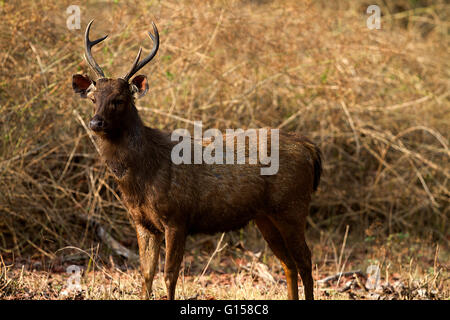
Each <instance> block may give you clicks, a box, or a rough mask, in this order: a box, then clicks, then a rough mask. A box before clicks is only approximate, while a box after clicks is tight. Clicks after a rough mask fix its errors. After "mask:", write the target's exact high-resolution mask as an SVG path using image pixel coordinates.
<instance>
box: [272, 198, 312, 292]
mask: <svg viewBox="0 0 450 320" xmlns="http://www.w3.org/2000/svg"><path fill="white" fill-rule="evenodd" d="M307 214H308V206H306V205H305V206H301V205H300V206H297V207H295V209H291V210H288V211H286V212H283V213H280V214H278V215H276V217H271V221H272V222H273V223H274V224H275V226H276V227H277V229H278V231H279V233H280V234H281V235H282V236H283V239H284V244H285V246H286V247H287V248H288V250H289V252H290V254H291V257H292V258H293V259H294V261H295V264H296V265H297V270H298V272H299V273H300V277H301V278H302V282H303V288H304V290H305V299H306V300H314V281H313V278H312V265H311V251H310V250H309V248H308V245H307V244H306V240H305V226H306V216H307Z"/></svg>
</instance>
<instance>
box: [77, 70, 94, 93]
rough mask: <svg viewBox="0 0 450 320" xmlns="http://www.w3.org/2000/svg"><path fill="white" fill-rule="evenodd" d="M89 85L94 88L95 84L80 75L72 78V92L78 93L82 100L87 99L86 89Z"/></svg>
mask: <svg viewBox="0 0 450 320" xmlns="http://www.w3.org/2000/svg"><path fill="white" fill-rule="evenodd" d="M91 85H93V86H95V82H94V81H92V80H91V79H89V77H88V76H84V75H81V74H74V75H73V76H72V88H73V91H75V93H78V94H79V95H80V97H82V98H87V94H88V89H89V87H90V86H91Z"/></svg>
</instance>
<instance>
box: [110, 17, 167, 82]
mask: <svg viewBox="0 0 450 320" xmlns="http://www.w3.org/2000/svg"><path fill="white" fill-rule="evenodd" d="M152 25H153V32H154V33H155V36H153V35H152V34H151V33H150V32H149V33H148V35H149V36H150V38H151V39H152V41H153V49H152V52H150V54H149V55H148V56H147V57H145V58H144V59H143V60H142V61H141V62H139V58H140V57H141V53H142V48H139V52H138V54H137V56H136V59H134V62H133V66H132V67H131V70H130V71H129V72H128V73H127V74H126V76H125V77H123V79H124V80H126V81H128V80H130V78H131V77H132V76H133V75H134V74H135V73H136V72H138V71H139V70H140V69H141V68H142V67H143V66H145V65H146V64H147V63H148V62H149V61H150V60H152V59H153V57H154V56H155V55H156V52H158V48H159V33H158V29H157V28H156V25H155V24H154V23H153V22H152ZM102 40H103V39H102Z"/></svg>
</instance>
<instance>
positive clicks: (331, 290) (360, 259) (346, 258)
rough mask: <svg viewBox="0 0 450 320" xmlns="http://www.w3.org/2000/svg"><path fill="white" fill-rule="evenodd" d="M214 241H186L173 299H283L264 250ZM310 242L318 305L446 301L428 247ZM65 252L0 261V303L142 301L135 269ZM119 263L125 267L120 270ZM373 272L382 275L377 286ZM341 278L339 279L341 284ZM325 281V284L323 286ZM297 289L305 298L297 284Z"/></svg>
mask: <svg viewBox="0 0 450 320" xmlns="http://www.w3.org/2000/svg"><path fill="white" fill-rule="evenodd" d="M219 236H220V235H219ZM219 236H216V237H209V238H208V240H207V241H203V245H201V246H199V245H198V239H197V241H196V242H195V240H191V241H190V245H189V243H188V250H187V253H186V255H185V258H184V261H183V265H182V270H181V272H180V278H179V280H178V285H177V298H178V299H199V300H225V299H243V300H247V299H268V300H273V299H285V298H286V294H287V293H286V292H287V291H286V282H285V277H284V274H283V271H282V268H281V266H280V264H279V262H278V260H277V259H276V258H274V256H273V255H272V253H271V251H270V250H269V249H267V248H266V247H264V244H263V245H262V246H260V248H259V249H261V250H260V251H258V248H251V249H249V248H244V246H243V243H242V242H241V241H237V242H234V243H233V241H232V238H228V241H227V238H225V241H222V242H221V243H218V242H219ZM200 240H204V239H202V238H200ZM208 241H209V242H211V243H207V242H208ZM310 243H311V248H312V251H313V265H314V270H313V277H314V279H315V280H316V281H315V297H316V299H321V300H330V299H333V300H335V299H337V300H342V299H357V300H360V299H363V300H365V299H375V300H386V299H387V300H391V299H414V300H417V299H420V300H422V299H449V297H450V288H449V285H448V281H449V280H448V279H449V265H448V256H449V253H448V250H445V249H444V250H443V248H441V247H440V246H439V245H436V244H433V243H432V242H427V241H424V240H419V239H415V240H414V239H410V238H409V236H408V235H407V234H406V235H404V234H397V235H395V236H393V237H390V239H387V240H385V241H384V242H383V243H379V242H377V241H376V240H373V239H371V238H367V239H366V241H363V242H356V241H355V240H354V239H351V240H350V239H349V240H347V239H342V241H341V242H340V243H339V242H336V243H334V242H333V241H331V240H330V238H329V239H325V238H324V237H322V239H314V240H310ZM189 247H190V248H189ZM200 247H201V248H200ZM214 247H215V249H214ZM97 249H98V248H97ZM67 250H69V251H71V252H72V254H68V255H65V256H64V257H65V258H64V259H61V256H60V257H59V258H58V259H55V260H54V261H44V262H42V261H38V260H36V261H33V260H29V259H28V260H22V261H21V260H16V261H15V262H14V263H13V262H12V261H9V262H7V261H4V263H3V268H2V274H1V278H0V298H1V299H49V300H53V299H100V300H103V299H108V300H109V299H113V300H115V299H120V300H121V299H139V292H140V284H141V278H140V273H139V269H138V268H135V267H134V266H127V263H126V261H123V260H122V259H119V258H117V257H116V258H115V257H113V256H112V255H111V256H110V261H107V262H105V261H101V259H100V258H99V257H96V256H95V253H94V254H92V252H95V250H92V251H91V252H86V251H84V252H81V251H80V250H76V249H67ZM119 260H120V261H121V262H123V264H121V265H118V264H117V263H118V261H119ZM162 264H163V259H161V263H160V270H159V272H158V273H157V275H156V278H155V282H154V299H166V290H165V286H164V281H163V276H162V275H163V273H162ZM70 265H77V266H79V267H80V268H81V270H82V271H81V273H80V280H79V284H80V286H81V290H72V291H70V290H68V281H69V278H70V277H71V275H70V274H69V273H67V268H68V267H69V266H70ZM371 265H372V266H373V267H370V266H371ZM370 268H372V269H373V270H372V271H371V270H370ZM377 268H378V270H379V271H380V273H379V276H380V278H379V281H378V283H376V270H377ZM339 272H343V273H344V275H343V276H341V277H339ZM351 272H354V274H351ZM333 276H334V277H333ZM72 277H73V276H72ZM326 278H329V279H330V280H329V281H323V279H326ZM317 280H319V281H317ZM373 280H375V285H373V284H374V282H373ZM371 281H372V282H371ZM369 282H370V283H372V286H371V285H370V283H369ZM299 287H300V295H301V297H302V295H303V290H302V287H301V281H299Z"/></svg>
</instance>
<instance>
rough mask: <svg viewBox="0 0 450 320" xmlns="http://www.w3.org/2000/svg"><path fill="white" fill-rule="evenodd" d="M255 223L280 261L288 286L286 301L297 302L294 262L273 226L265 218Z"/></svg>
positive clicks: (296, 275)
mask: <svg viewBox="0 0 450 320" xmlns="http://www.w3.org/2000/svg"><path fill="white" fill-rule="evenodd" d="M255 223H256V225H257V227H258V229H259V231H261V234H262V235H263V237H264V239H265V240H266V241H267V243H268V244H269V247H270V249H272V251H273V253H274V254H275V256H276V257H277V258H278V259H279V260H280V262H281V265H282V266H283V269H284V273H285V275H286V281H287V286H288V299H290V300H298V274H297V268H296V265H295V262H294V260H293V259H292V257H291V255H290V253H289V250H288V249H287V248H286V246H285V244H284V240H283V237H282V236H281V234H280V232H279V231H278V229H277V228H276V227H275V225H274V224H273V223H272V222H271V221H270V220H269V219H268V218H266V217H261V218H258V219H255Z"/></svg>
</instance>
